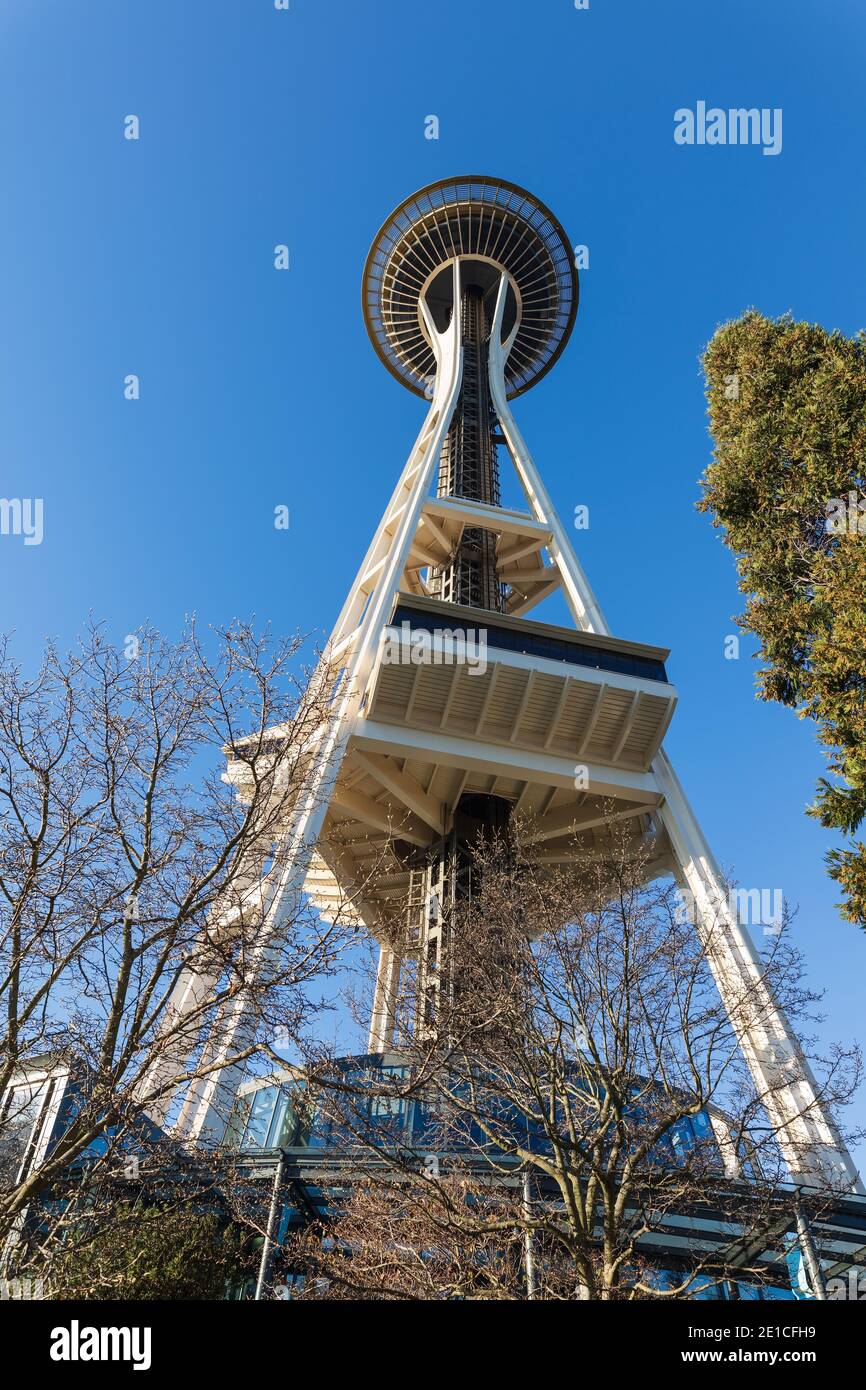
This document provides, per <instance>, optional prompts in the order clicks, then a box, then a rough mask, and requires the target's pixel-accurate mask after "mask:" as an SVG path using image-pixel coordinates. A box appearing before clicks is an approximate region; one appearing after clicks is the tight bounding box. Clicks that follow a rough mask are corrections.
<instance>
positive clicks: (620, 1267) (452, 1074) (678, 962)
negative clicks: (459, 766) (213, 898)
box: [291, 824, 860, 1300]
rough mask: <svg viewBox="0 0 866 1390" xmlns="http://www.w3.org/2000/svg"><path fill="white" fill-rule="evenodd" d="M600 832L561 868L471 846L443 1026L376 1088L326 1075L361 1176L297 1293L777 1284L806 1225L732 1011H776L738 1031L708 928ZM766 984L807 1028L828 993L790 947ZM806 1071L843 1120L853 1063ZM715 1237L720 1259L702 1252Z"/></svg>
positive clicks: (775, 948)
mask: <svg viewBox="0 0 866 1390" xmlns="http://www.w3.org/2000/svg"><path fill="white" fill-rule="evenodd" d="M609 836H610V856H609V858H608V860H607V862H606V863H604V864H602V863H597V864H594V865H588V866H586V867H585V868H583V869H580V868H572V867H569V868H564V869H561V870H554V871H551V870H550V869H545V868H540V867H539V866H538V865H537V863H535V862H533V860H532V858H531V855H530V853H529V851H528V850H525V849H524V847H523V846H522V844H521V839H520V831H519V828H517V829H516V830H515V832H514V833H512V834H511V835H509V836H508V837H507V838H502V837H500V838H497V839H493V840H488V841H487V842H486V843H484V844H480V845H479V846H478V848H477V849H476V852H475V862H474V867H473V875H472V877H473V883H474V891H473V893H472V896H471V897H467V898H465V899H464V900H462V901H458V902H457V903H456V904H455V905H454V906H453V907H452V908H451V910H450V914H449V921H448V931H447V942H448V947H447V950H446V954H445V956H444V958H443V961H442V963H441V966H440V969H441V971H442V972H443V977H442V979H441V980H440V983H439V988H438V1006H437V1011H436V1015H435V1018H433V1019H430V1018H428V1019H426V1021H425V1019H424V1017H423V1015H421V1014H419V1013H418V1012H416V1013H415V1016H414V1027H413V1028H412V1030H411V1033H408V1034H407V1035H405V1036H403V1037H402V1038H401V1039H399V1040H398V1043H399V1045H398V1046H397V1048H396V1052H395V1056H394V1058H392V1059H390V1061H391V1063H392V1065H390V1066H389V1067H387V1068H385V1069H377V1068H376V1067H374V1066H370V1067H369V1069H368V1070H367V1072H366V1073H364V1074H362V1075H358V1074H355V1073H352V1072H347V1070H346V1067H345V1065H343V1064H340V1063H339V1062H337V1061H336V1059H332V1060H330V1061H329V1060H328V1059H325V1058H323V1057H320V1058H318V1059H316V1060H315V1062H314V1064H313V1066H312V1068H311V1072H312V1074H313V1075H314V1076H316V1077H317V1078H318V1083H319V1087H320V1091H319V1094H320V1116H327V1117H328V1123H329V1125H330V1134H331V1143H332V1144H337V1145H340V1146H342V1147H343V1148H344V1149H345V1151H346V1155H347V1158H351V1160H352V1163H353V1165H354V1169H355V1171H357V1172H358V1173H360V1174H362V1175H364V1179H365V1180H364V1181H362V1182H361V1183H360V1184H359V1185H357V1186H356V1187H354V1188H352V1189H351V1190H350V1192H349V1194H348V1196H347V1197H346V1198H345V1200H343V1201H342V1202H340V1203H338V1207H337V1210H336V1212H335V1213H334V1215H333V1218H332V1220H331V1221H330V1222H328V1223H326V1224H325V1225H323V1226H320V1227H319V1228H315V1229H313V1230H311V1231H309V1232H307V1233H305V1235H304V1236H303V1237H302V1238H301V1240H300V1241H299V1243H298V1245H297V1247H296V1248H295V1250H294V1251H293V1252H292V1254H291V1258H293V1259H295V1260H297V1261H298V1262H299V1267H302V1268H304V1269H306V1270H307V1271H309V1274H310V1283H309V1286H308V1292H307V1294H306V1296H309V1297H318V1298H321V1297H328V1298H346V1297H355V1298H365V1297H383V1298H428V1297H431V1296H446V1297H450V1296H459V1297H524V1296H526V1295H527V1294H528V1295H529V1296H531V1297H536V1298H566V1299H603V1300H610V1299H616V1298H651V1297H665V1298H670V1297H675V1298H676V1297H689V1296H690V1295H691V1293H692V1292H693V1291H694V1290H695V1288H696V1287H698V1286H700V1285H706V1284H708V1283H709V1284H712V1283H714V1282H718V1281H720V1280H722V1279H725V1278H729V1277H732V1278H737V1279H745V1280H747V1281H752V1282H757V1283H762V1282H766V1280H767V1267H766V1262H765V1260H764V1257H763V1252H764V1250H765V1249H766V1248H767V1246H768V1244H770V1245H772V1243H773V1241H774V1240H775V1242H776V1246H777V1247H779V1246H781V1247H783V1246H784V1241H785V1232H786V1230H794V1228H795V1218H794V1214H793V1208H792V1194H791V1191H790V1189H787V1188H786V1187H785V1185H784V1178H785V1170H784V1166H783V1164H782V1161H781V1157H780V1153H779V1147H778V1144H777V1135H776V1133H775V1132H774V1129H773V1126H772V1124H771V1123H770V1121H769V1120H768V1117H767V1102H768V1100H769V1099H770V1097H769V1096H768V1095H765V1094H761V1093H759V1091H757V1090H756V1087H755V1084H754V1081H753V1079H752V1077H751V1075H750V1073H749V1071H748V1069H747V1067H746V1065H745V1063H744V1061H743V1059H742V1056H741V1053H740V1049H739V1046H738V1043H737V1035H736V1022H737V1019H736V1012H737V1008H742V1009H743V1010H744V1011H748V1012H749V1014H750V1016H751V1017H752V1018H754V1017H755V1010H756V1009H758V1008H760V1007H763V1005H762V1003H761V1001H762V1000H764V999H766V992H765V991H764V990H761V992H760V993H758V992H757V991H756V994H755V997H753V998H750V999H746V998H745V997H743V998H741V999H739V1000H738V1001H737V1003H736V1007H735V1008H734V1017H733V1019H732V1018H731V1017H730V1016H729V1013H728V1012H727V1011H726V1009H725V1008H724V1007H723V1005H722V1003H721V1001H720V999H719V996H718V993H717V991H716V987H715V984H714V982H713V978H712V975H711V972H710V969H709V966H708V962H707V953H708V948H709V945H710V940H711V930H710V929H708V930H707V931H705V932H704V933H703V936H702V937H699V935H698V933H697V932H695V930H694V927H693V926H692V925H691V924H690V922H689V921H688V920H687V917H688V914H687V912H686V911H684V909H683V902H682V898H681V897H680V895H679V893H678V892H677V890H676V888H675V887H674V886H673V885H672V884H671V883H670V882H669V881H662V880H657V881H654V882H649V883H647V882H646V877H647V866H646V864H645V863H644V862H643V860H642V857H641V852H640V851H637V852H635V850H634V847H633V842H630V841H629V840H628V839H627V837H626V836H625V835H623V834H621V833H620V831H619V829H618V827H617V826H616V825H614V824H611V825H610V826H609ZM718 929H719V930H722V929H723V924H721V923H720V925H719V928H718ZM764 971H765V981H764V983H765V984H769V985H770V986H771V989H772V992H773V995H774V996H775V998H776V999H777V1000H778V1001H779V1002H780V1003H781V1004H782V1005H783V1007H785V1008H786V1010H787V1011H788V1013H789V1016H790V1017H792V1018H795V1019H800V1020H801V1021H802V1020H805V1019H807V1018H808V1017H809V1016H810V1015H811V1014H812V1011H813V1005H814V1003H815V996H814V995H813V994H811V993H810V992H809V991H808V990H807V989H806V988H805V986H804V983H803V976H802V970H801V967H800V963H799V960H798V957H797V953H796V952H795V951H794V950H793V949H792V947H791V945H790V941H789V937H788V934H787V932H785V931H782V932H780V934H779V935H778V937H776V938H775V939H774V940H773V941H772V942H771V944H770V947H769V949H768V952H767V955H766V960H765V966H764ZM813 1060H814V1065H815V1068H816V1070H817V1071H818V1072H819V1073H820V1075H821V1084H820V1086H819V1103H820V1104H822V1105H825V1106H830V1107H833V1108H834V1109H835V1108H837V1107H838V1106H840V1105H842V1104H844V1103H845V1102H846V1101H847V1100H848V1099H849V1098H850V1096H851V1094H852V1091H853V1089H854V1088H855V1086H856V1084H857V1081H858V1079H859V1069H860V1059H859V1055H858V1053H857V1051H856V1049H853V1048H851V1049H837V1050H835V1051H834V1052H833V1053H832V1054H831V1055H830V1056H829V1057H827V1058H824V1059H823V1062H822V1060H821V1059H813ZM410 1107H414V1112H413V1113H414V1115H415V1121H414V1129H413V1130H412V1131H411V1132H410V1131H409V1130H408V1129H407V1128H406V1117H407V1116H408V1114H409V1110H410ZM383 1116H385V1117H387V1122H385V1123H383V1119H382V1117H383ZM419 1116H422V1117H423V1119H421V1120H420V1130H419V1119H418V1117H419ZM425 1151H426V1152H427V1153H428V1154H429V1155H430V1157H429V1158H425ZM341 1171H345V1167H344V1169H343V1170H341ZM832 1196H833V1194H832V1191H831V1190H830V1189H829V1188H828V1190H827V1191H826V1192H815V1193H813V1194H812V1197H811V1199H810V1200H811V1201H812V1203H813V1205H815V1206H816V1207H821V1205H822V1204H826V1203H827V1202H829V1201H831V1200H832ZM684 1216H685V1217H691V1218H693V1219H694V1224H693V1225H692V1226H690V1227H689V1228H688V1229H689V1230H690V1231H691V1235H689V1237H688V1239H687V1241H686V1244H685V1245H684V1244H683V1237H682V1230H680V1232H679V1235H680V1240H679V1245H680V1254H679V1257H675V1258H674V1260H673V1263H672V1265H671V1267H670V1268H669V1269H667V1270H666V1271H665V1273H664V1275H662V1274H661V1273H660V1268H659V1258H658V1256H657V1254H654V1252H653V1247H654V1245H655V1246H656V1247H657V1245H658V1241H659V1239H663V1238H664V1237H665V1236H667V1237H670V1235H671V1230H672V1223H673V1222H675V1221H676V1220H677V1219H678V1218H682V1217H684ZM788 1217H789V1218H790V1221H789V1224H788V1226H787V1227H786V1224H785V1223H786V1219H787V1218H788ZM704 1218H706V1221H705V1227H704V1230H705V1232H706V1230H707V1229H709V1228H711V1227H713V1226H714V1227H715V1229H716V1231H718V1230H719V1229H725V1228H727V1229H728V1231H729V1239H728V1240H727V1241H721V1242H720V1241H719V1240H718V1239H717V1238H712V1239H707V1238H705V1235H702V1234H701V1221H702V1220H703V1219H704ZM680 1225H681V1223H680ZM773 1233H775V1234H773ZM516 1254H519V1255H520V1258H519V1259H516V1258H515V1255H516Z"/></svg>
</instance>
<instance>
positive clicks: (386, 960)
mask: <svg viewBox="0 0 866 1390" xmlns="http://www.w3.org/2000/svg"><path fill="white" fill-rule="evenodd" d="M400 965H401V961H400V957H399V956H398V954H397V952H396V951H394V950H392V948H391V947H390V946H384V945H383V946H382V947H381V948H380V951H379V968H378V970H377V971H376V993H375V995H374V997H373V1015H372V1020H371V1023H370V1040H369V1042H368V1044H367V1047H368V1050H369V1051H370V1052H388V1051H389V1050H390V1049H391V1048H392V1047H393V1045H394V1029H395V1026H396V1023H397V993H398V990H399V988H400Z"/></svg>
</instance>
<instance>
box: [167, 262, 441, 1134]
mask: <svg viewBox="0 0 866 1390" xmlns="http://www.w3.org/2000/svg"><path fill="white" fill-rule="evenodd" d="M454 302H455V304H459V302H460V266H459V262H455V264H454ZM421 307H422V312H423V313H424V314H425V322H426V326H427V332H428V335H429V337H430V341H431V345H432V347H433V350H434V353H435V357H436V362H437V373H436V383H435V388H434V392H433V400H432V402H431V405H430V410H429V412H428V415H427V418H426V420H425V422H424V425H423V427H422V429H421V432H420V434H419V436H418V439H417V440H416V443H415V447H414V448H413V450H412V453H411V454H410V456H409V460H408V462H407V464H406V468H405V469H404V471H403V475H402V477H401V479H400V482H399V483H398V485H397V488H396V490H395V493H394V495H393V496H392V498H391V501H390V502H389V505H388V508H387V509H386V511H385V514H384V516H383V518H382V522H381V524H380V526H379V530H378V531H377V534H376V537H375V539H374V542H373V544H372V545H371V547H370V550H369V551H368V554H367V557H366V559H365V562H364V565H363V566H362V569H361V571H360V572H359V575H358V578H357V579H356V582H355V585H354V586H353V590H352V592H351V593H350V595H349V598H348V599H347V601H346V604H345V605H344V608H343V612H342V613H341V615H340V619H339V620H338V623H337V627H336V628H335V629H334V632H333V634H332V636H331V639H330V641H329V643H328V647H327V648H326V651H325V653H324V655H323V657H322V663H321V665H320V670H319V673H318V676H319V679H322V680H331V679H333V678H334V677H335V675H336V665H337V662H338V660H344V665H343V672H342V680H341V683H340V688H339V692H338V694H337V696H336V698H335V702H334V707H333V710H332V713H331V715H330V717H329V720H328V726H327V729H326V731H325V734H324V736H323V737H322V738H321V740H320V741H319V744H318V746H317V748H316V750H315V760H314V765H313V769H312V772H311V775H310V778H309V783H308V789H307V790H306V792H305V794H304V797H303V799H302V803H301V805H300V807H299V809H298V811H297V812H296V814H295V815H294V816H293V818H292V821H293V824H292V827H291V829H290V831H289V833H288V835H287V837H286V840H285V841H284V843H283V846H282V850H281V855H282V859H283V863H284V866H285V867H284V868H283V869H282V871H281V874H280V878H279V880H278V881H277V883H276V884H275V885H274V887H273V889H272V891H271V895H270V902H269V903H268V906H267V910H266V913H265V919H264V922H263V925H262V928H261V931H260V939H259V941H258V942H257V944H256V947H255V951H254V953H253V957H252V960H251V961H250V962H248V964H247V973H248V984H247V986H246V988H245V989H243V990H241V991H240V992H239V993H238V995H236V996H235V997H234V998H232V999H231V1000H229V1001H227V1004H226V1007H225V1008H224V1010H222V1011H221V1014H220V1016H219V1017H218V1019H217V1022H216V1024H215V1025H214V1028H213V1030H212V1034H211V1038H210V1040H209V1041H208V1043H207V1045H206V1050H205V1054H204V1057H203V1059H202V1063H201V1065H200V1067H199V1071H207V1075H203V1076H200V1078H199V1079H198V1080H196V1082H195V1083H194V1085H193V1086H192V1087H191V1088H190V1091H189V1094H188V1096H187V1098H186V1101H185V1103H184V1106H183V1108H182V1111H181V1115H180V1118H179V1120H178V1126H177V1128H178V1132H179V1133H180V1134H181V1135H183V1136H184V1137H186V1138H188V1139H190V1140H193V1141H195V1140H199V1139H203V1138H205V1137H209V1138H213V1137H214V1136H219V1135H221V1134H222V1132H223V1131H224V1128H225V1123H226V1119H227V1111H228V1108H229V1105H230V1100H231V1097H232V1096H233V1094H234V1090H235V1089H236V1085H237V1082H238V1080H239V1078H240V1075H241V1072H242V1070H243V1061H244V1060H245V1059H246V1056H247V1055H248V1052H249V1049H250V1048H251V1047H252V1043H253V1035H254V1031H255V1024H254V1019H255V1009H254V1007H253V1005H254V998H253V997H252V996H253V995H254V993H255V991H256V990H258V989H262V988H265V987H266V985H267V981H268V979H269V978H270V977H272V973H273V972H274V971H275V968H276V967H275V961H276V959H277V958H278V952H279V927H280V925H281V923H284V922H286V921H287V920H291V917H292V915H293V914H294V912H295V911H296V910H297V906H298V904H299V902H300V895H301V893H302V891H303V884H304V880H305V878H306V874H307V870H308V868H309V862H310V858H311V856H312V852H313V849H314V848H315V845H316V843H317V841H318V839H319V836H320V834H321V829H322V823H323V821H324V818H325V815H326V813H327V809H328V805H329V803H330V800H331V795H332V793H333V790H334V786H335V784H336V780H337V777H338V775H339V771H340V767H341V765H342V762H343V758H344V755H345V751H346V745H347V743H348V740H349V737H350V734H351V732H352V727H353V724H354V720H355V716H356V714H357V712H358V709H359V707H360V704H361V701H362V699H363V695H364V692H365V690H366V688H367V683H368V681H369V679H370V675H371V672H372V670H373V667H374V664H375V661H376V657H377V655H378V652H379V645H380V642H381V636H382V632H383V630H384V627H385V625H386V623H387V621H388V619H389V617H390V610H391V607H392V604H393V601H394V598H395V597H396V594H397V593H398V592H399V589H400V584H401V581H402V579H403V575H404V572H405V570H406V567H407V563H408V560H409V552H410V549H411V546H412V541H413V539H414V536H415V532H416V531H417V529H418V525H419V520H420V515H421V509H422V507H423V505H424V501H425V499H426V497H427V494H428V492H429V490H430V485H431V482H432V478H433V474H434V470H435V469H436V468H437V467H438V463H439V458H440V454H441V450H442V445H443V442H444V439H445V436H446V434H447V431H448V427H449V425H450V422H451V417H452V415H453V413H454V409H455V406H456V403H457V398H458V395H459V392H460V385H461V379H462V366H463V355H462V349H461V341H460V316H459V314H455V315H453V316H452V321H451V323H450V324H449V326H448V327H447V328H446V329H445V330H444V331H443V332H439V330H438V329H437V328H436V326H435V324H434V322H433V319H432V317H431V316H430V314H429V312H428V311H427V309H426V305H424V303H423V302H422V306H421ZM371 573H374V574H375V576H376V578H375V583H373V586H372V589H370V588H369V586H368V587H365V580H366V579H367V577H368V576H369V575H370V574H371ZM352 624H356V626H354V627H353V626H352ZM344 653H345V657H344Z"/></svg>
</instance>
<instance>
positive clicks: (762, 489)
mask: <svg viewBox="0 0 866 1390" xmlns="http://www.w3.org/2000/svg"><path fill="white" fill-rule="evenodd" d="M704 369H705V372H706V378H707V396H708V400H709V415H710V428H711V433H712V435H713V439H714V444H715V447H714V453H713V462H712V464H711V465H710V466H709V468H708V469H707V472H706V475H705V477H704V479H703V498H702V500H701V501H700V503H699V508H700V509H701V510H702V511H705V512H709V514H710V515H711V517H712V519H713V524H714V525H715V526H718V527H719V528H720V529H721V530H722V531H723V533H724V539H725V543H726V544H727V545H728V547H729V548H730V549H731V551H732V552H733V553H734V555H735V556H736V561H737V570H738V573H739V577H740V589H741V590H742V591H743V593H745V594H747V595H748V601H747V603H746V608H745V612H744V613H743V614H742V616H741V617H740V618H739V619H738V621H739V623H740V626H741V627H742V628H743V630H744V631H746V632H750V633H752V634H753V635H754V636H755V637H756V638H757V639H758V642H759V644H760V658H761V660H762V662H763V668H762V670H761V671H760V674H759V676H758V693H759V697H760V698H761V699H764V700H778V701H780V702H781V703H782V704H785V705H790V706H791V707H792V708H794V709H796V711H797V713H798V715H799V716H800V717H801V718H807V719H812V720H814V721H815V723H816V725H817V729H818V738H819V740H820V742H821V743H822V744H823V746H824V748H825V750H826V754H827V762H828V768H829V771H830V773H831V775H832V780H830V779H828V778H823V777H822V778H821V779H820V780H819V784H818V792H817V797H816V800H815V803H814V805H813V806H811V807H810V808H809V814H810V815H813V816H815V817H817V818H818V819H819V820H820V822H821V824H822V825H825V826H826V827H828V829H835V830H838V831H840V832H842V834H843V835H844V836H846V837H848V843H847V845H846V846H845V847H844V848H840V849H831V850H830V851H829V853H828V855H827V860H828V865H829V872H830V875H831V877H832V878H834V879H835V880H836V881H837V883H838V884H839V885H840V887H841V889H842V892H843V895H844V897H843V901H842V902H841V903H840V904H839V906H840V910H841V912H842V914H843V916H845V917H846V918H847V919H848V920H849V921H851V922H856V923H858V924H859V925H860V926H861V927H866V845H864V844H863V842H862V841H860V840H858V839H856V832H857V830H858V827H859V826H860V825H861V823H862V821H863V818H864V815H866V695H864V687H866V500H864V488H866V478H864V473H866V337H864V335H863V334H862V333H861V334H860V335H858V337H857V338H855V339H851V338H848V337H845V336H844V335H843V334H841V333H838V332H833V333H828V332H827V331H826V330H825V329H823V328H821V327H819V326H818V325H815V324H808V323H794V322H793V321H792V319H791V318H790V317H789V316H785V317H783V318H781V319H778V320H772V319H768V318H765V317H764V316H763V315H762V314H759V313H757V312H756V311H755V310H749V311H748V312H747V313H745V314H743V315H742V317H740V318H739V319H735V320H733V321H732V322H730V323H727V324H724V325H723V326H722V327H721V328H719V329H718V330H717V332H716V333H715V335H714V337H713V339H712V341H711V342H710V344H709V346H708V347H707V350H706V352H705V354H704Z"/></svg>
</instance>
